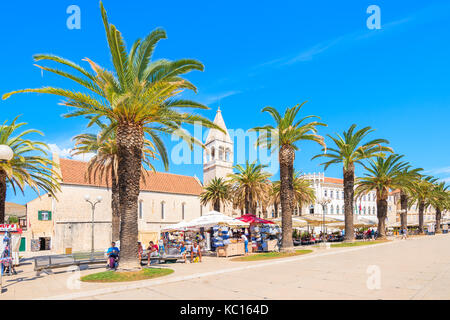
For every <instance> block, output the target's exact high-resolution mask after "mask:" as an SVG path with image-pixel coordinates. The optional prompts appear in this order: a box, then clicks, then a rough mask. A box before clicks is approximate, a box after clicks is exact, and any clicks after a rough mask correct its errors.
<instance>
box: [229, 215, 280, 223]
mask: <svg viewBox="0 0 450 320" xmlns="http://www.w3.org/2000/svg"><path fill="white" fill-rule="evenodd" d="M236 219H237V220H240V221H243V222H247V223H250V224H274V222H273V221H270V220H265V219H261V218H259V217H257V216H255V215H254V214H244V215H243V216H242V217H239V218H236Z"/></svg>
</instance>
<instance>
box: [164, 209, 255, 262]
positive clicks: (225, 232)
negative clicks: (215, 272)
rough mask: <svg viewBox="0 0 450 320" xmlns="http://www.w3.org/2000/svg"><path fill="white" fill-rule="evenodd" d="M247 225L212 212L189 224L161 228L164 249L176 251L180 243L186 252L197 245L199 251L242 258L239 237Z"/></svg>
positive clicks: (241, 242) (241, 245)
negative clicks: (183, 244)
mask: <svg viewBox="0 0 450 320" xmlns="http://www.w3.org/2000/svg"><path fill="white" fill-rule="evenodd" d="M248 227H249V224H248V223H245V222H242V221H240V220H236V219H233V218H231V217H229V216H226V215H224V214H222V213H220V212H217V211H211V212H208V213H206V214H204V215H203V216H201V217H198V218H196V219H194V220H191V221H188V222H181V223H178V224H176V225H172V226H167V227H165V228H162V229H161V232H162V239H163V241H164V243H165V247H167V248H169V250H170V248H179V247H180V244H181V242H184V243H185V244H186V247H187V248H188V251H189V249H190V247H191V245H192V244H193V242H194V241H195V242H198V243H199V245H200V247H201V249H202V252H205V253H206V252H215V253H216V254H217V256H225V257H226V256H232V255H244V254H245V249H244V243H243V240H242V239H241V238H240V237H239V234H240V233H241V232H242V229H243V228H248Z"/></svg>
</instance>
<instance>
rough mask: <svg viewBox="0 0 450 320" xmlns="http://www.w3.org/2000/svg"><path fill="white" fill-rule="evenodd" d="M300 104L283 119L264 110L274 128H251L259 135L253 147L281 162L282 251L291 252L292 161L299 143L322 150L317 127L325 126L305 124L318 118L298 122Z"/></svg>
mask: <svg viewBox="0 0 450 320" xmlns="http://www.w3.org/2000/svg"><path fill="white" fill-rule="evenodd" d="M305 103H306V102H303V103H302V104H299V105H296V106H294V107H292V108H287V109H286V111H285V113H284V115H283V116H281V115H280V113H279V112H278V111H277V110H276V109H275V108H273V107H265V108H264V109H262V112H268V113H269V114H270V115H271V116H272V118H273V119H274V120H275V126H272V125H266V126H263V127H256V128H253V129H252V130H253V131H260V134H259V136H258V139H257V142H256V145H257V146H261V147H263V148H267V149H269V150H271V151H272V152H275V151H277V152H278V160H279V162H280V193H281V194H280V202H281V211H282V222H281V226H282V245H281V249H282V251H293V250H294V247H293V242H292V209H293V203H294V185H293V178H294V159H295V151H297V150H298V145H297V144H298V143H299V142H300V141H304V140H310V141H314V142H316V143H319V144H320V145H322V146H323V147H324V148H325V143H324V139H323V137H321V136H319V135H317V127H318V126H326V125H325V124H324V123H321V122H318V121H312V122H309V123H305V120H308V119H311V118H317V119H320V118H319V117H317V116H307V117H304V118H302V119H300V120H298V121H296V117H297V115H298V113H299V111H300V110H301V108H302V106H303V105H304V104H305Z"/></svg>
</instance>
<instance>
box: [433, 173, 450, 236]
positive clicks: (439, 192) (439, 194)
mask: <svg viewBox="0 0 450 320" xmlns="http://www.w3.org/2000/svg"><path fill="white" fill-rule="evenodd" d="M449 201H450V199H449V186H448V185H446V184H445V182H440V183H435V184H434V185H433V188H432V190H431V195H430V202H431V205H432V206H433V207H434V209H435V210H436V230H435V233H442V229H441V218H442V211H444V210H446V209H447V208H448V206H449Z"/></svg>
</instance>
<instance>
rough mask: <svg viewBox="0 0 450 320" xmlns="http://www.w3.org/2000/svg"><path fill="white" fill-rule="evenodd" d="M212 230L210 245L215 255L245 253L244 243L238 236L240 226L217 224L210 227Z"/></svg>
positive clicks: (223, 255) (239, 254)
mask: <svg viewBox="0 0 450 320" xmlns="http://www.w3.org/2000/svg"><path fill="white" fill-rule="evenodd" d="M243 226H245V225H243ZM247 226H248V225H247ZM212 232H213V233H212V247H213V249H215V251H216V254H217V257H230V256H243V255H245V243H244V240H242V239H241V238H240V237H239V233H240V232H242V226H239V225H236V226H226V225H217V226H214V227H213V228H212Z"/></svg>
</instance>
